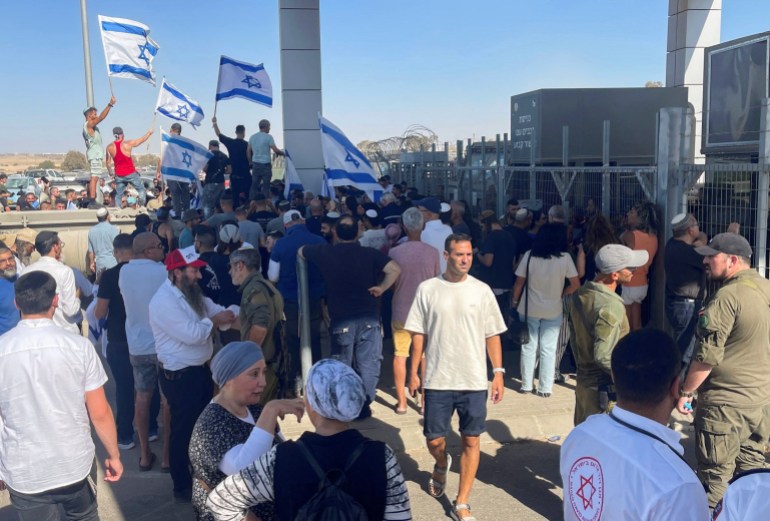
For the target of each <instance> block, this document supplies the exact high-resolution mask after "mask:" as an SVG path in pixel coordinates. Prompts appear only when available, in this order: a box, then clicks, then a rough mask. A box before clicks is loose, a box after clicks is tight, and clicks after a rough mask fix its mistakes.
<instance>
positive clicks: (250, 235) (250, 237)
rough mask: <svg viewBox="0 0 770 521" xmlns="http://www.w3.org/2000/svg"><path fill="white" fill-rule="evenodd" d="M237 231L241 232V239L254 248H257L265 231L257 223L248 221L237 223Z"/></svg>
mask: <svg viewBox="0 0 770 521" xmlns="http://www.w3.org/2000/svg"><path fill="white" fill-rule="evenodd" d="M238 230H239V231H240V232H241V239H243V241H244V242H248V243H249V244H251V245H252V246H254V247H255V248H259V240H260V239H261V238H262V237H264V235H265V231H264V230H263V229H262V226H260V224H259V223H255V222H252V221H249V220H245V221H238Z"/></svg>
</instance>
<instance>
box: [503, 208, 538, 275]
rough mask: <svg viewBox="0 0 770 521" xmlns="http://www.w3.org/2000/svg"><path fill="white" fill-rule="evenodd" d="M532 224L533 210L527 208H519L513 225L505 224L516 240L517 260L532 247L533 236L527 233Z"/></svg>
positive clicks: (507, 230)
mask: <svg viewBox="0 0 770 521" xmlns="http://www.w3.org/2000/svg"><path fill="white" fill-rule="evenodd" d="M531 225H532V212H530V211H529V210H527V209H526V208H519V210H518V211H517V212H516V214H515V215H514V220H513V225H512V226H505V227H503V230H505V231H506V232H508V233H510V234H511V236H512V237H513V239H514V240H515V241H516V260H517V262H518V260H519V259H521V256H522V255H524V254H525V253H527V252H528V251H529V250H530V249H531V248H532V238H531V237H530V236H529V234H528V233H527V230H529V228H530V226H531Z"/></svg>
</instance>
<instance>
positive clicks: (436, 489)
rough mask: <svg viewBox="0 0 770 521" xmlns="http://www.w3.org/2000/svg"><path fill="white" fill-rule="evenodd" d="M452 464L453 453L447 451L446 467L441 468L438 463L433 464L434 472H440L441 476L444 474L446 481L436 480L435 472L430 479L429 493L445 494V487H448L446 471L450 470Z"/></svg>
mask: <svg viewBox="0 0 770 521" xmlns="http://www.w3.org/2000/svg"><path fill="white" fill-rule="evenodd" d="M451 466H452V455H451V454H449V453H447V454H446V467H445V468H443V469H442V468H441V467H439V466H438V465H433V474H438V475H439V476H444V481H443V482H441V481H436V480H435V479H433V474H432V475H431V477H430V479H429V480H428V494H430V495H431V496H433V497H436V498H438V497H441V496H443V495H444V489H445V488H446V473H447V472H449V468H450V467H451Z"/></svg>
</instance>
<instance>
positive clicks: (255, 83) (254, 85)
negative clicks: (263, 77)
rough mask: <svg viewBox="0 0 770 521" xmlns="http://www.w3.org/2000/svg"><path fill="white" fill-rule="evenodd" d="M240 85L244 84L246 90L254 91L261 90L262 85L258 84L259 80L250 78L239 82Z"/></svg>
mask: <svg viewBox="0 0 770 521" xmlns="http://www.w3.org/2000/svg"><path fill="white" fill-rule="evenodd" d="M241 83H245V84H246V86H247V87H248V88H250V89H254V88H257V89H261V88H262V84H261V83H260V82H259V80H257V79H256V78H254V77H252V76H246V77H245V78H244V79H243V80H242V81H241Z"/></svg>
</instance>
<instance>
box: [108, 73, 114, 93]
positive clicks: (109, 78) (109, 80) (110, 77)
mask: <svg viewBox="0 0 770 521" xmlns="http://www.w3.org/2000/svg"><path fill="white" fill-rule="evenodd" d="M107 81H108V82H109V84H110V96H112V97H113V98H114V97H115V92H114V91H113V90H112V76H110V73H109V72H108V73H107Z"/></svg>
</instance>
